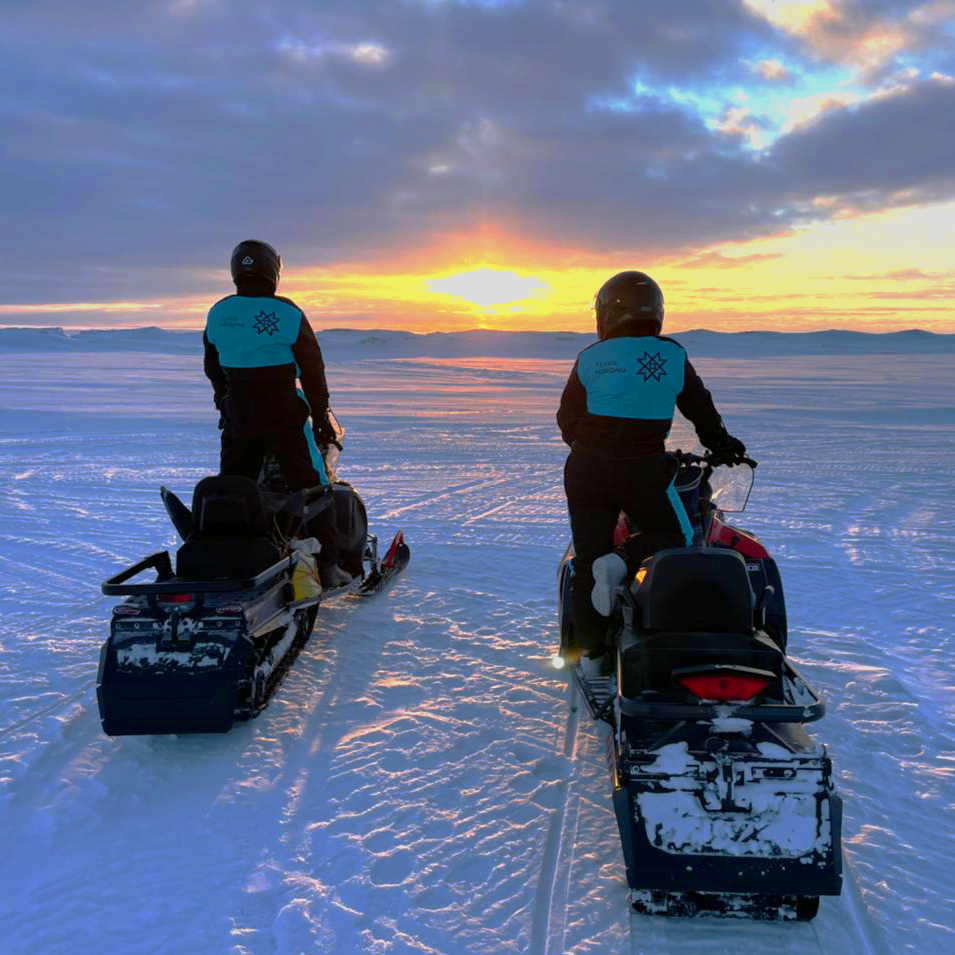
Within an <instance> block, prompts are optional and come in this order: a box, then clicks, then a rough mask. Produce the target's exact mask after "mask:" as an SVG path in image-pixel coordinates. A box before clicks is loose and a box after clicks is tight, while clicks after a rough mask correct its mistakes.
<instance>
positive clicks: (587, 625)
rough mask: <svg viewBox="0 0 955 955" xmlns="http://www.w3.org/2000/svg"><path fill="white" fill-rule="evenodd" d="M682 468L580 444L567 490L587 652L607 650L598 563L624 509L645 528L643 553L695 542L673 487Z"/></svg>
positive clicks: (577, 628) (579, 628) (581, 635)
mask: <svg viewBox="0 0 955 955" xmlns="http://www.w3.org/2000/svg"><path fill="white" fill-rule="evenodd" d="M675 472H676V466H675V463H674V461H673V460H672V459H671V458H668V457H667V456H666V455H665V454H649V455H645V456H643V457H637V458H611V457H605V456H604V455H602V454H599V453H597V452H594V451H590V450H587V449H584V448H581V447H580V446H579V445H576V444H575V445H574V447H573V450H572V451H571V452H570V455H569V456H568V458H567V463H566V465H565V466H564V490H565V491H566V493H567V509H568V511H569V512H570V529H571V532H572V534H573V538H574V551H575V553H576V559H575V561H574V591H573V596H574V634H575V637H576V640H577V644H578V646H579V647H580V648H581V650H582V651H584V652H589V653H590V654H591V655H594V656H595V655H598V654H599V653H601V652H602V651H603V649H604V638H605V633H606V627H607V618H606V617H602V616H601V615H600V614H599V613H597V611H596V610H595V609H594V607H593V604H592V603H591V599H590V594H591V591H592V590H593V586H594V576H593V562H594V561H595V560H596V559H597V558H598V557H602V556H603V555H604V554H609V553H610V551H611V550H613V535H614V529H615V527H616V526H617V519H618V517H619V515H620V512H621V511H623V512H624V513H625V514H626V515H627V516H628V517H629V518H630V520H631V521H632V522H633V523H634V524H636V525H637V527H638V528H639V530H640V541H641V548H640V550H641V557H642V558H646V557H649V556H650V555H651V554H653V553H655V552H656V551H658V550H661V549H662V548H664V547H682V546H685V545H686V544H689V543H690V541H689V540H688V538H687V535H688V532H689V520H688V518H687V515H686V511H685V509H684V508H683V505H682V503H681V502H680V499H679V497H678V496H677V494H676V492H675V490H674V489H673V487H672V482H673V478H674V475H675Z"/></svg>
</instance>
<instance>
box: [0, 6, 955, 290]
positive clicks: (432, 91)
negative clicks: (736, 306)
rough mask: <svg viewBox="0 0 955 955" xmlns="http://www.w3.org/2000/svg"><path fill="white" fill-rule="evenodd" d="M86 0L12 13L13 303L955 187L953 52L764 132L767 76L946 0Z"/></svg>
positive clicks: (2, 150) (727, 225)
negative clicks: (251, 263) (238, 246)
mask: <svg viewBox="0 0 955 955" xmlns="http://www.w3.org/2000/svg"><path fill="white" fill-rule="evenodd" d="M797 6H798V5H797ZM804 6H805V5H804ZM134 7H135V9H133V8H134ZM72 9H73V8H72V7H68V6H67V5H66V2H65V0H50V2H48V3H45V4H44V5H42V7H39V6H37V5H29V4H21V5H20V6H19V7H16V8H14V9H13V10H12V11H11V12H10V13H9V14H7V13H5V28H4V34H3V36H2V37H0V89H2V90H6V91H7V92H6V93H4V94H0V122H2V123H3V125H4V133H5V135H4V137H3V140H2V143H0V227H2V228H3V229H4V230H5V232H6V234H7V235H15V236H16V242H14V243H9V249H8V250H6V251H5V255H4V258H3V260H2V261H0V287H2V288H3V289H4V291H3V300H4V301H5V302H7V303H18V302H23V303H27V304H29V303H44V302H54V303H55V302H66V303H69V302H77V301H80V302H102V301H109V300H111V299H113V300H117V301H120V300H123V301H129V302H139V301H154V300H156V299H157V298H160V297H162V298H169V297H174V296H190V295H203V294H207V293H208V292H209V290H210V289H213V288H215V287H216V286H221V285H223V284H227V273H226V271H225V270H226V260H227V257H228V252H229V250H230V249H231V247H232V245H233V244H234V243H235V242H236V241H237V239H239V238H243V237H246V236H249V235H256V236H261V237H262V238H265V239H267V240H270V241H273V242H274V243H275V244H276V245H278V246H279V247H280V249H281V250H282V252H283V254H284V256H285V259H286V262H287V263H288V265H289V267H290V268H296V267H298V268H301V267H303V266H305V265H314V264H317V263H322V264H325V265H331V264H334V263H336V262H338V263H341V262H350V263H355V262H362V263H375V262H378V263H388V262H390V261H392V260H393V259H394V258H395V257H399V256H403V257H412V256H414V255H415V254H421V253H420V250H430V252H432V253H434V254H435V255H436V256H440V255H442V254H447V252H446V250H447V248H448V237H449V236H461V235H471V236H472V237H474V248H475V250H476V251H475V253H474V254H479V253H480V251H481V249H482V245H481V241H482V239H481V237H482V236H487V235H495V236H499V235H503V236H508V237H510V239H509V241H510V242H511V244H512V245H514V244H523V245H524V246H534V247H537V248H542V249H544V250H546V252H547V254H548V255H549V256H551V257H552V258H553V260H554V262H555V263H556V264H560V263H561V262H572V261H576V260H578V259H580V258H584V259H587V258H588V257H589V259H590V260H594V261H595V260H598V259H599V260H600V261H602V262H605V261H606V260H607V259H608V258H609V257H619V258H620V259H622V260H628V259H630V258H631V257H636V256H639V257H640V258H641V259H643V260H646V261H652V260H663V259H666V258H671V259H672V258H673V257H674V256H681V255H682V256H686V255H688V254H689V253H690V252H691V251H692V250H693V249H707V248H710V247H712V246H714V245H716V244H718V243H721V242H733V241H744V240H747V239H751V238H754V237H758V236H763V235H768V234H777V233H780V232H784V231H785V230H786V229H788V228H791V227H793V226H794V225H798V224H803V223H806V222H811V221H817V220H824V219H827V218H831V217H834V216H838V215H846V214H853V213H855V212H856V211H866V210H871V209H874V208H885V207H888V206H892V205H903V204H911V203H919V202H929V201H934V200H935V199H938V198H944V197H949V196H953V195H955V181H953V173H952V170H951V162H950V157H951V155H952V154H953V150H955V132H953V130H952V128H951V127H952V124H950V123H947V122H944V121H942V118H944V117H946V116H950V115H952V111H953V108H955V85H953V84H952V82H951V81H950V80H948V79H945V78H944V77H945V76H947V75H948V73H949V72H950V71H951V65H950V64H946V63H945V62H943V61H942V60H939V61H938V62H934V61H933V63H931V64H929V63H927V62H926V63H925V64H922V65H921V66H922V69H921V72H920V74H919V76H920V77H921V76H928V75H929V74H930V73H931V72H932V71H935V72H938V73H939V75H940V78H939V79H936V80H931V79H920V78H918V77H914V76H912V75H905V74H902V73H900V71H899V70H897V69H893V71H892V72H891V73H886V74H885V77H882V79H880V81H879V82H880V83H881V82H882V81H883V80H886V77H889V76H894V77H897V79H896V80H895V81H893V82H892V83H890V84H889V85H888V86H886V87H885V89H884V91H883V92H881V93H880V95H879V96H877V97H872V96H871V95H870V94H871V93H872V90H870V89H859V90H858V91H856V90H854V89H853V90H841V89H835V90H832V89H831V87H829V88H827V90H829V91H826V90H823V91H822V92H821V93H820V91H819V89H818V88H815V92H813V93H807V94H806V95H805V96H802V95H799V96H794V97H793V99H792V100H791V101H790V102H791V103H793V104H794V105H793V106H792V107H791V115H790V119H789V123H788V125H786V128H785V129H784V130H783V133H782V135H781V136H780V138H778V139H777V140H776V141H775V142H774V143H773V144H772V146H770V147H767V148H762V147H761V146H758V148H755V149H754V148H753V145H754V144H755V143H756V140H757V136H758V133H759V131H760V130H761V129H763V128H765V126H766V125H767V124H768V123H769V118H767V116H766V115H765V112H764V111H763V108H762V106H761V105H760V103H759V101H758V93H759V91H760V90H765V89H766V81H767V80H774V81H775V80H778V81H779V82H780V83H781V82H782V76H781V75H774V74H773V70H774V69H775V68H774V67H772V66H770V65H767V64H780V65H781V64H782V63H785V64H786V68H785V69H787V70H789V71H790V72H791V73H792V75H793V77H795V76H796V75H797V73H798V74H799V75H800V76H802V75H803V74H805V73H807V71H808V73H810V74H811V72H812V70H813V68H814V64H816V63H817V61H816V60H815V59H814V57H818V56H822V55H827V56H828V55H830V54H831V56H834V57H835V56H837V54H839V50H838V49H837V46H838V44H836V45H834V46H831V47H827V46H826V44H827V43H830V41H831V42H832V43H833V44H835V42H836V41H835V40H832V37H837V38H841V37H842V35H843V32H844V31H846V30H848V29H849V27H848V25H847V24H848V23H849V22H850V21H851V22H855V21H853V17H855V18H861V19H859V20H858V23H859V24H861V25H862V26H863V27H864V29H865V30H868V31H870V32H871V30H874V29H875V25H878V24H882V23H888V22H893V23H894V22H897V23H901V24H902V28H904V31H905V35H906V37H907V38H908V39H907V40H906V42H907V43H908V42H909V40H911V41H912V43H911V44H910V45H909V46H908V47H906V49H910V48H914V46H913V45H912V44H914V45H915V46H917V45H918V43H921V42H923V41H924V42H926V43H927V42H928V40H927V37H928V35H929V33H930V32H931V31H930V27H931V26H932V25H933V24H934V25H936V26H937V25H938V24H939V23H940V22H942V19H941V18H942V17H943V15H944V11H945V9H947V7H946V5H945V4H938V5H934V6H933V5H930V4H921V5H919V6H918V7H917V8H916V10H915V12H917V13H919V15H920V17H921V19H919V18H918V17H914V16H909V15H908V14H907V13H905V12H903V10H902V8H901V6H900V7H899V8H898V9H896V8H895V7H894V6H893V5H892V4H891V3H888V2H885V0H878V2H876V4H875V12H874V13H872V14H869V13H867V12H866V13H863V12H860V11H861V8H856V7H855V6H853V7H851V9H850V8H847V9H849V13H845V14H844V15H842V19H840V20H839V21H838V23H836V22H835V21H833V19H832V16H830V15H829V14H828V13H826V12H825V10H827V9H829V8H828V7H824V6H818V5H816V6H813V5H810V6H809V7H808V8H807V9H806V11H805V16H806V18H805V19H804V20H799V18H798V17H795V15H793V16H794V19H792V20H790V21H786V22H781V21H779V20H778V19H777V20H773V18H772V17H769V16H768V15H767V12H766V10H765V9H763V8H761V7H759V5H758V4H755V5H754V3H748V4H744V3H727V4H712V3H710V2H706V0H688V2H687V3H686V4H684V6H683V8H682V10H683V12H682V14H681V16H680V18H679V19H676V18H674V16H673V15H672V8H671V7H670V6H669V5H668V4H667V3H666V2H665V0H649V2H647V3H646V4H645V5H643V7H642V13H641V19H640V29H639V30H637V29H632V28H631V27H632V24H633V14H632V4H631V2H630V0H603V2H583V0H579V2H578V0H564V2H562V3H542V2H537V0H525V2H514V3H507V4H496V5H482V4H473V3H472V4H465V3H444V4H440V3H412V2H400V0H354V2H353V3H350V4H348V5H329V4H314V3H311V2H306V0H297V2H296V0H288V2H284V3H282V4H277V3H270V2H268V0H259V2H257V3H252V2H250V0H236V2H234V3H230V4H217V3H199V2H197V3H193V4H178V5H176V7H175V9H173V8H172V7H169V6H162V5H153V6H148V7H147V8H140V7H139V6H137V5H123V4H115V3H106V2H105V0H90V2H89V3H88V4H86V6H85V7H84V10H85V13H84V17H83V18H77V17H76V16H75V15H72V14H71V13H70V11H71V10H72ZM58 11H59V12H58ZM847 18H848V19H847ZM900 29H901V28H900ZM919 31H921V32H919ZM827 38H829V39H827ZM840 42H841V40H840ZM827 49H828V50H830V53H829V54H827V53H825V51H826V50H827ZM807 50H808V52H806V51H807ZM839 55H841V54H839ZM883 59H884V61H885V62H888V60H887V59H885V58H883ZM753 63H756V64H762V67H760V68H757V72H756V75H754V72H753V67H752V65H751V64H753ZM760 70H762V72H760ZM777 73H778V70H777ZM886 82H888V80H886ZM752 84H755V86H753V87H752V92H753V98H752V99H750V100H747V99H746V98H745V96H746V95H748V90H749V88H750V86H751V85H752ZM14 90H15V91H17V92H16V93H15V94H14V93H13V92H12V91H14ZM785 92H787V93H788V92H789V88H787V89H786V91H785ZM740 93H742V94H743V97H742V98H741V97H740V96H739V94H740ZM813 97H815V98H813ZM772 120H773V122H779V123H785V116H784V115H783V114H782V113H780V114H779V115H777V116H773V117H772ZM704 254H710V253H704ZM716 262H717V260H716V259H711V267H712V266H713V265H714V264H715V263H716ZM721 267H730V266H729V265H728V264H725V265H724V266H721Z"/></svg>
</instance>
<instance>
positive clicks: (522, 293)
mask: <svg viewBox="0 0 955 955" xmlns="http://www.w3.org/2000/svg"><path fill="white" fill-rule="evenodd" d="M428 286H429V287H430V288H431V290H432V292H437V293H438V294H439V295H450V296H452V297H454V298H463V299H466V300H467V301H469V302H473V303H474V304H475V305H480V306H482V307H485V308H489V307H491V306H494V305H510V304H512V303H514V302H521V301H525V300H526V299H533V298H541V297H542V296H544V295H546V294H547V292H549V291H550V286H549V285H547V284H546V283H545V282H542V281H541V280H540V279H537V278H534V277H533V276H531V275H519V274H518V273H517V272H511V271H506V270H503V269H475V270H474V271H472V272H459V273H457V274H456V275H448V276H446V277H444V278H439V279H429V280H428Z"/></svg>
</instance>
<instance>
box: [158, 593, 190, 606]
mask: <svg viewBox="0 0 955 955" xmlns="http://www.w3.org/2000/svg"><path fill="white" fill-rule="evenodd" d="M195 599H196V595H195V594H163V595H162V596H161V597H160V598H159V602H160V603H164V604H188V603H192V601H193V600H195Z"/></svg>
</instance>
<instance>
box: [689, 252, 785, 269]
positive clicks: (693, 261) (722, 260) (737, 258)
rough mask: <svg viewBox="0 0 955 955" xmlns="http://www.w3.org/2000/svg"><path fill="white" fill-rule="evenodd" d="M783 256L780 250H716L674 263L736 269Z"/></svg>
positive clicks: (700, 267)
mask: <svg viewBox="0 0 955 955" xmlns="http://www.w3.org/2000/svg"><path fill="white" fill-rule="evenodd" d="M782 257H783V253H782V252H752V253H750V254H748V255H724V254H723V253H722V252H718V251H707V252H701V253H699V254H698V255H694V256H692V257H691V258H689V259H685V260H684V261H682V262H677V263H675V265H676V267H677V268H681V269H738V268H742V267H743V266H745V265H755V264H756V263H757V262H768V261H770V260H771V259H779V258H782Z"/></svg>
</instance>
